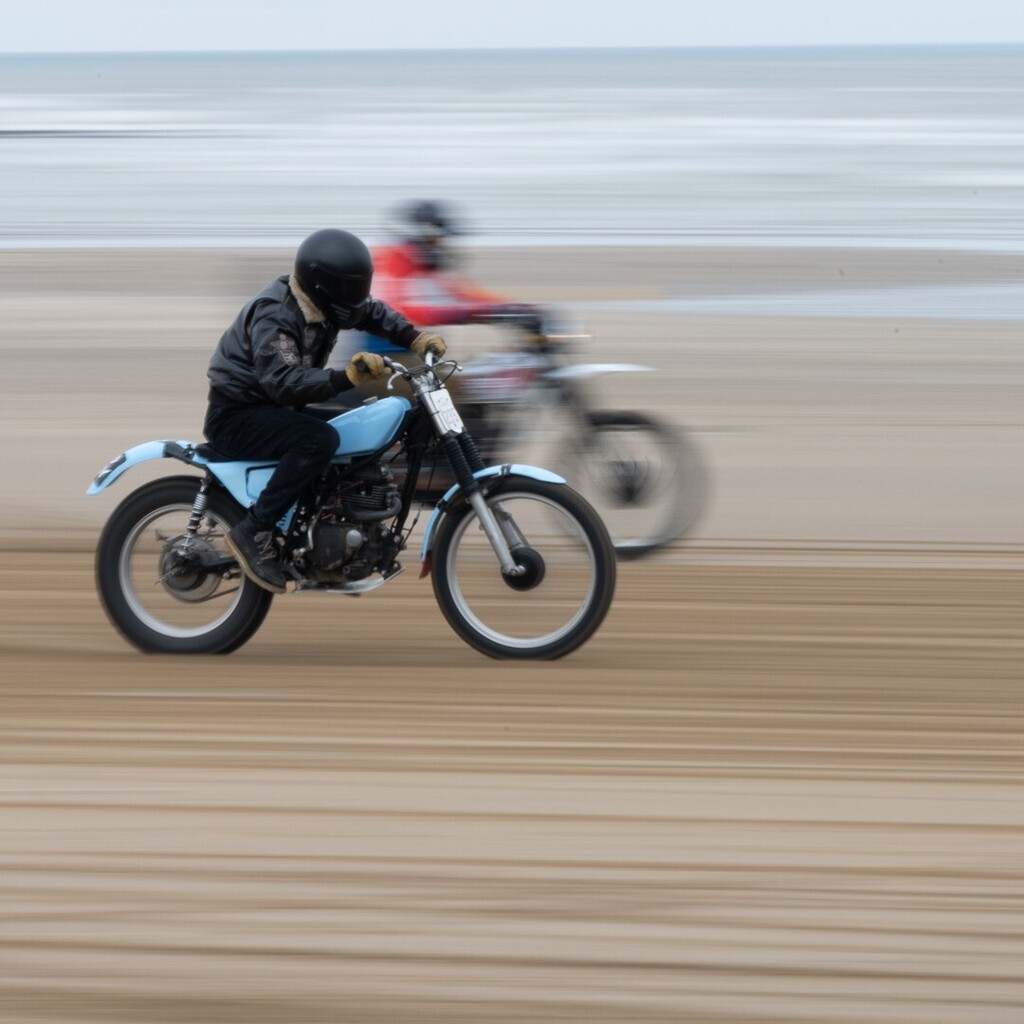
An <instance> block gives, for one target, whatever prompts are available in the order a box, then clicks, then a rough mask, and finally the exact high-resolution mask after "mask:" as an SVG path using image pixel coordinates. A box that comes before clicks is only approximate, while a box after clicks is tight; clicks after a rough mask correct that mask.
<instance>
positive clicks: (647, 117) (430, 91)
mask: <svg viewBox="0 0 1024 1024" xmlns="http://www.w3.org/2000/svg"><path fill="white" fill-rule="evenodd" d="M416 198H434V199H441V200H445V201H447V202H449V203H451V204H452V205H453V208H454V209H455V210H456V211H457V213H458V215H459V216H460V217H461V220H462V225H463V227H464V229H465V230H466V232H467V234H466V239H467V243H468V244H504V245H519V244H523V245H526V244H529V245H537V244H558V243H588V244H596V245H616V244H620V245H621V244H624V243H630V244H683V245H705V244H714V245H718V244H759V245H794V244H795V245H802V244H816V245H860V246H914V247H955V248H962V249H981V250H992V251H1000V250H1007V251H1019V250H1021V249H1022V248H1024V246H1022V238H1024V234H1022V228H1024V47H1022V46H1017V45H1012V46H1011V45H1006V46H954V47H948V46H947V47H884V48H859V47H835V48H794V49H644V50H640V49H621V50H507V51H500V50H494V51H429V52H412V51H401V52H312V53H296V52H287V53H284V52H282V53H262V52H260V53H254V52H248V53H146V54H80V55H11V54H6V55H4V54H0V246H2V247H7V248H13V247H25V246H32V247H63V246H86V247H103V246H123V245H128V246H153V245H173V246H223V245H231V246H263V245H279V244H280V245H291V244H293V243H295V242H296V241H297V240H299V239H301V238H302V237H304V235H305V234H307V233H308V232H309V231H311V230H314V229H316V228H319V227H323V226H327V225H333V226H342V227H346V228H349V229H350V230H353V231H355V232H357V233H360V234H362V235H364V236H367V237H369V238H371V239H375V238H377V237H378V236H382V235H383V234H385V233H386V232H387V229H388V224H389V219H390V217H391V214H392V211H393V210H394V209H395V208H396V207H397V206H398V205H400V204H401V203H403V202H405V201H407V200H410V199H416Z"/></svg>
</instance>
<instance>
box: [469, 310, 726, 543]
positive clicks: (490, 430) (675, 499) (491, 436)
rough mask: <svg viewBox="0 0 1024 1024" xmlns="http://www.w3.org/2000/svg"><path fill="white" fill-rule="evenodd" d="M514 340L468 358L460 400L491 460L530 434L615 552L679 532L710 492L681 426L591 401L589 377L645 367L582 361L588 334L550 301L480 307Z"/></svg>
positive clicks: (689, 525)
mask: <svg viewBox="0 0 1024 1024" xmlns="http://www.w3.org/2000/svg"><path fill="white" fill-rule="evenodd" d="M481 319H482V320H484V321H485V322H487V323H492V324H496V325H498V326H499V327H504V328H507V329H509V330H510V332H511V334H512V338H513V341H512V344H511V346H509V348H508V349H506V350H505V351H501V352H489V353H486V354H484V355H481V356H480V357H478V358H476V359H474V360H472V361H469V362H467V364H466V365H465V367H464V370H463V373H462V374H461V376H460V379H459V390H458V394H457V395H456V401H457V403H458V406H459V411H460V413H461V414H462V416H463V418H464V419H465V420H466V423H467V426H468V428H469V429H470V431H471V433H472V434H473V436H474V437H475V438H476V442H477V446H478V447H479V448H480V450H481V453H482V454H483V456H484V459H485V461H486V462H488V463H492V462H500V461H502V460H503V459H505V458H507V457H508V456H509V455H510V453H512V452H522V451H523V450H524V449H525V447H526V445H527V444H528V443H529V442H530V441H531V440H538V441H539V442H540V443H541V444H542V445H543V446H544V449H545V451H544V457H545V458H546V459H547V460H548V462H546V463H544V464H546V465H547V464H550V465H552V466H554V468H556V470H557V471H558V472H560V473H562V474H563V475H564V476H565V477H566V479H568V480H569V481H570V482H571V484H572V486H573V487H574V488H575V489H576V490H577V491H578V492H579V493H580V494H582V495H584V496H585V497H586V499H587V501H588V502H589V503H590V504H591V505H592V506H593V507H594V508H595V509H596V510H597V512H598V514H599V515H600V516H601V519H602V520H603V521H604V523H605V525H606V526H607V527H608V531H609V533H610V534H611V537H612V542H613V544H614V546H615V550H616V552H617V554H618V555H619V557H621V558H637V557H640V556H641V555H646V554H648V553H650V552H652V551H655V550H657V549H658V548H661V547H663V546H665V545H666V544H668V543H670V542H671V541H673V540H677V539H679V538H680V537H683V536H684V535H685V534H687V533H688V532H689V531H690V530H692V529H693V527H694V525H695V524H696V523H697V521H698V519H699V518H700V515H701V513H702V512H703V509H704V506H705V503H706V499H707V479H708V473H707V468H706V463H705V461H704V459H703V457H702V455H701V452H700V451H699V449H698V447H697V446H696V444H695V443H694V442H693V440H692V439H691V438H690V436H689V435H688V434H687V433H686V432H685V431H683V430H681V429H679V428H677V427H675V426H673V425H671V424H669V423H667V422H665V421H664V420H662V419H659V418H657V417H655V416H652V415H650V414H649V413H646V412H636V411H630V410H622V409H603V408H598V407H597V406H596V402H595V399H594V396H593V394H592V389H591V388H590V387H589V384H590V382H591V381H593V380H594V378H597V377H600V376H603V375H605V374H610V373H636V372H644V371H651V370H652V369H653V368H652V367H649V366H639V365H636V364H632V363H583V362H575V361H574V359H573V356H574V352H575V349H576V348H577V347H578V346H580V345H582V344H583V343H585V342H586V341H587V340H588V339H587V336H586V335H584V334H580V333H578V332H576V331H575V330H574V329H572V328H568V327H566V326H565V325H564V324H560V323H559V321H558V320H557V319H556V318H554V317H553V316H552V315H551V314H550V313H548V312H547V311H539V310H537V309H535V308H533V307H522V308H517V307H510V308H509V309H508V310H506V311H502V312H496V313H490V314H488V315H487V316H486V317H482V318H481Z"/></svg>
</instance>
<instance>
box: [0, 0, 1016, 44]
mask: <svg viewBox="0 0 1024 1024" xmlns="http://www.w3.org/2000/svg"><path fill="white" fill-rule="evenodd" d="M0 12H2V18H0V52H47V51H89V50H237V49H243V50H275V49H324V50H347V49H360V50H362V49H410V48H426V49H434V48H439V47H443V48H453V49H457V48H463V47H469V48H480V47H521V46H545V47H546V46H558V47H566V46H658V45H660V46H774V45H814V44H858V43H892V44H899V43H1020V42H1024V0H955V2H954V0H845V2H840V3H835V2H830V0H712V2H710V3H709V2H707V0H700V2H697V0H615V2H611V0H515V2H511V3H510V2H502V0H305V2H302V0H300V2H298V3H289V2H288V0H162V2H160V0H2V3H0Z"/></svg>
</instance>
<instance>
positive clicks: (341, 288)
mask: <svg viewBox="0 0 1024 1024" xmlns="http://www.w3.org/2000/svg"><path fill="white" fill-rule="evenodd" d="M295 279H296V280H297V281H298V282H299V287H301V288H302V290H303V291H304V292H305V293H306V294H307V295H308V296H309V297H310V298H311V299H312V300H313V302H314V304H315V305H316V307H317V309H319V310H320V311H321V312H322V313H323V314H324V316H326V317H327V319H328V321H329V322H330V323H331V324H332V325H333V326H335V327H341V328H346V327H352V326H354V325H355V324H357V323H358V322H359V318H360V314H361V313H362V310H363V307H364V306H365V304H366V300H367V299H368V298H369V297H370V282H371V281H372V280H373V259H372V257H371V256H370V250H369V249H367V248H366V245H365V243H364V242H362V241H361V240H360V239H358V238H356V236H355V235H352V234H349V232H347V231H339V230H338V229H337V228H324V229H323V230H322V231H314V232H313V234H311V235H310V236H309V238H307V239H306V240H305V241H304V242H303V243H302V244H301V245H300V246H299V250H298V252H297V253H296V254H295Z"/></svg>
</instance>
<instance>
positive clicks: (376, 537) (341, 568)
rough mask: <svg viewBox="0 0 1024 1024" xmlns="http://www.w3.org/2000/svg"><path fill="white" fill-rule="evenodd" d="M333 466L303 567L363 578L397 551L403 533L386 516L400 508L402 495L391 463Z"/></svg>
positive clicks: (320, 574) (326, 575)
mask: <svg viewBox="0 0 1024 1024" xmlns="http://www.w3.org/2000/svg"><path fill="white" fill-rule="evenodd" d="M333 472H334V474H335V475H334V478H333V479H332V480H331V481H329V484H328V497H327V498H326V499H325V501H324V502H323V504H322V505H321V506H320V508H319V510H318V511H317V514H316V518H315V520H314V521H313V525H312V527H311V528H310V530H309V532H308V534H307V537H308V538H309V539H310V540H311V542H312V543H310V545H309V547H308V548H307V549H306V551H305V552H304V553H303V563H304V568H305V569H306V571H307V572H308V573H309V575H310V576H311V577H312V578H313V579H316V580H317V581H318V582H322V583H337V582H345V581H348V580H361V579H364V578H365V577H367V576H369V575H370V574H371V573H373V572H377V571H384V570H386V569H387V568H388V567H389V566H390V565H391V563H392V562H393V561H394V559H395V556H396V555H397V554H398V551H399V548H400V546H401V545H400V542H399V539H398V538H397V537H396V536H395V534H394V533H393V532H392V531H391V529H389V528H388V526H386V525H385V522H386V521H387V520H389V519H392V518H394V516H395V515H397V514H398V512H399V511H400V510H401V497H400V496H399V493H398V487H397V486H396V485H395V479H394V476H393V474H392V473H391V470H390V469H388V467H387V466H381V465H373V466H367V467H364V468H363V469H360V470H357V471H356V472H354V473H347V474H346V473H343V472H341V471H340V470H335V471H333Z"/></svg>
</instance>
